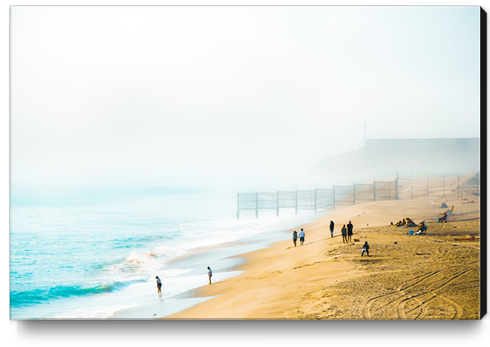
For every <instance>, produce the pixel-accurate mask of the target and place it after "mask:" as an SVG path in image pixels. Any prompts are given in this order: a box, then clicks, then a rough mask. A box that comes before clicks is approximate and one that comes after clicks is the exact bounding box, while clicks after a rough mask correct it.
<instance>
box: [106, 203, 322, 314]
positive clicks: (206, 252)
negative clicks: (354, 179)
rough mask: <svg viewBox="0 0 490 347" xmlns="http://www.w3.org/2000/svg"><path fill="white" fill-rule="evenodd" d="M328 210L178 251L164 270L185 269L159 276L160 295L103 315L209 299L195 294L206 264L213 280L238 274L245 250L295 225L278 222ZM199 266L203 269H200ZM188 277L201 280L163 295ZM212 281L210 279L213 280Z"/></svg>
mask: <svg viewBox="0 0 490 347" xmlns="http://www.w3.org/2000/svg"><path fill="white" fill-rule="evenodd" d="M328 212H329V211H322V212H318V213H316V214H305V215H299V216H295V217H294V219H293V220H292V221H287V222H285V221H280V222H279V223H278V224H277V225H276V226H274V227H273V228H271V229H269V230H267V231H263V232H258V233H254V234H252V235H251V236H248V237H245V238H241V239H237V240H234V241H229V242H224V243H220V244H216V245H211V246H203V247H198V248H196V249H193V250H192V251H191V252H189V253H187V254H184V255H179V256H177V257H175V258H173V259H171V260H170V261H168V262H167V263H165V267H164V269H165V270H174V269H182V268H189V269H190V270H189V271H188V272H185V273H182V274H179V275H175V276H171V277H168V278H166V279H163V278H162V281H163V287H162V294H163V295H162V296H159V297H158V298H155V299H151V301H149V302H146V303H142V304H139V305H136V306H133V307H129V308H125V309H121V310H118V311H116V312H114V313H113V314H111V315H110V316H108V317H106V319H155V318H161V317H164V316H167V315H168V314H173V313H177V312H180V311H182V310H185V309H187V308H189V307H192V306H194V305H196V304H198V303H199V302H202V301H205V300H208V298H201V297H198V296H196V295H195V291H196V290H198V289H199V287H200V286H202V285H203V283H206V284H207V272H206V271H207V270H206V271H203V269H205V268H206V266H207V265H211V267H212V269H213V280H214V281H223V280H226V279H229V278H233V277H236V276H239V275H240V274H241V273H242V272H243V271H242V270H240V269H241V265H242V264H243V263H244V262H245V261H246V259H245V257H244V256H243V255H244V254H248V253H251V252H254V251H257V250H260V249H267V248H268V247H271V245H272V244H274V243H275V242H280V241H281V240H282V241H283V240H284V239H285V238H287V237H288V236H287V230H289V229H291V230H292V229H294V228H296V226H294V227H289V229H288V227H287V226H281V224H283V223H286V224H289V225H290V224H294V223H297V224H298V225H300V223H301V222H302V221H305V220H307V221H309V222H311V221H312V220H315V219H316V218H318V217H319V215H320V216H323V215H326V214H328ZM201 268H202V269H201ZM188 277H200V278H201V280H200V281H199V282H197V283H194V284H191V288H189V289H186V290H184V291H178V292H176V293H172V294H171V295H168V296H167V295H165V291H166V289H167V288H169V287H170V286H172V285H173V284H174V283H176V282H177V281H187V278H188ZM214 281H213V282H214Z"/></svg>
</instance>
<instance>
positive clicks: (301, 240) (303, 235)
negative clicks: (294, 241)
mask: <svg viewBox="0 0 490 347" xmlns="http://www.w3.org/2000/svg"><path fill="white" fill-rule="evenodd" d="M299 242H300V243H301V244H303V243H304V242H305V232H304V231H303V228H301V231H300V232H299Z"/></svg>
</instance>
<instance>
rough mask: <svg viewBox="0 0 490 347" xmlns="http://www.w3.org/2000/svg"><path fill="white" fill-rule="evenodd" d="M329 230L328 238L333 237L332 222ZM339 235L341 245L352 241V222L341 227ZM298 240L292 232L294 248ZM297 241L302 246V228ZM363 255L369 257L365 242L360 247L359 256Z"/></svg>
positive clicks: (296, 233) (296, 235)
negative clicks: (340, 235)
mask: <svg viewBox="0 0 490 347" xmlns="http://www.w3.org/2000/svg"><path fill="white" fill-rule="evenodd" d="M329 229H330V237H333V231H334V229H335V223H334V222H333V220H331V221H330V225H329ZM341 234H342V243H349V242H351V241H352V235H353V234H354V225H352V221H349V223H348V224H347V225H345V224H344V225H343V226H342V229H341ZM297 240H298V232H297V231H296V230H294V231H293V244H294V247H296V241H297ZM299 241H300V242H301V245H303V243H304V241H305V232H304V230H303V228H301V231H300V232H299ZM364 253H366V254H367V256H368V257H369V244H368V243H367V241H366V242H365V243H364V244H363V245H362V252H361V256H362V255H364Z"/></svg>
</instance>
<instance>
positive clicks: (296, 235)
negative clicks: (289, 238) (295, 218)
mask: <svg viewBox="0 0 490 347" xmlns="http://www.w3.org/2000/svg"><path fill="white" fill-rule="evenodd" d="M297 239H298V233H297V232H296V230H295V231H293V243H294V247H296V240H297Z"/></svg>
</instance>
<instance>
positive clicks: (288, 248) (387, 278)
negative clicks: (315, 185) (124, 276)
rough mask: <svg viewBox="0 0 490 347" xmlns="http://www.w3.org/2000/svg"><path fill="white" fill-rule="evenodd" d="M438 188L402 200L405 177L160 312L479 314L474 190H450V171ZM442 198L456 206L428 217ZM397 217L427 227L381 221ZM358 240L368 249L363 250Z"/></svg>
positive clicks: (337, 316)
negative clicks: (383, 196)
mask: <svg viewBox="0 0 490 347" xmlns="http://www.w3.org/2000/svg"><path fill="white" fill-rule="evenodd" d="M466 178H469V177H466ZM460 179H461V178H460ZM425 184H426V183H425V181H423V180H422V181H420V182H415V181H414V182H411V185H418V186H419V187H418V188H420V187H423V186H424V185H425ZM432 186H436V185H434V184H432ZM437 187H439V188H432V189H431V190H430V191H429V198H427V197H424V196H420V195H419V196H413V198H412V199H410V198H411V197H412V196H411V194H412V193H411V191H410V188H408V185H407V187H406V188H401V189H400V200H387V201H370V202H366V203H362V204H358V205H355V206H346V207H338V208H337V209H335V210H333V211H331V212H329V213H328V214H327V215H325V216H323V217H321V218H319V219H318V220H316V221H314V222H312V223H309V224H305V225H304V226H303V228H304V229H305V232H306V242H305V244H304V245H302V246H299V242H298V246H297V247H293V243H292V240H286V241H280V242H277V243H274V244H273V245H272V247H269V248H264V249H260V250H257V251H254V252H251V253H247V254H243V255H240V257H245V258H246V261H245V262H244V263H242V264H240V265H238V266H237V267H236V268H235V270H238V271H244V273H242V274H241V275H239V276H236V277H232V278H228V279H225V280H222V281H218V282H216V283H213V284H212V285H205V286H203V287H200V288H198V289H196V290H194V291H193V292H192V293H191V295H192V296H193V297H195V298H206V297H214V298H212V299H210V300H207V301H205V302H202V303H200V304H197V305H195V306H193V307H190V308H188V309H185V310H183V311H180V312H177V313H175V314H172V315H169V316H166V317H164V318H163V319H285V320H300V319H326V320H353V319H356V320H357V319H359V320H361V319H368V320H369V319H371V320H373V319H383V320H399V319H409V320H420V319H438V320H451V319H478V318H479V295H480V283H479V281H480V261H479V260H480V242H479V231H480V207H479V197H477V196H474V195H469V194H465V195H463V196H459V197H458V193H457V191H456V189H455V187H456V182H455V180H454V179H452V180H451V179H448V178H446V185H445V191H442V190H441V189H440V187H441V186H440V185H438V186H437ZM415 191H421V190H420V189H418V190H415ZM407 197H408V198H407ZM471 201H473V202H471ZM442 202H445V203H446V204H447V205H448V206H449V208H450V207H451V206H454V211H453V213H452V214H451V215H450V216H449V218H448V222H447V223H442V224H441V223H436V220H437V218H438V217H440V213H441V212H443V211H445V210H447V209H446V208H441V204H442ZM405 217H410V218H412V219H413V220H414V221H415V222H416V223H419V222H420V221H422V220H426V223H427V225H428V230H427V235H417V236H410V235H408V234H407V233H408V231H409V230H414V231H416V228H409V227H398V228H397V227H391V226H389V224H390V222H394V223H395V222H396V221H398V220H400V219H403V218H405ZM330 220H333V221H334V222H335V233H334V236H335V237H334V238H331V237H330V232H329V230H328V225H329V223H330ZM349 220H351V221H352V224H353V225H354V235H353V237H352V241H353V242H351V243H349V244H343V243H342V238H341V236H340V229H341V227H342V225H343V224H347V223H348V222H349ZM295 230H297V231H299V228H296V229H295ZM292 231H293V230H292V229H291V230H288V231H287V233H289V234H291V233H292ZM471 236H475V240H471ZM455 239H457V240H455ZM365 241H368V243H369V244H370V246H371V249H370V257H367V256H362V257H361V246H362V244H363V243H364V242H365Z"/></svg>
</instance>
